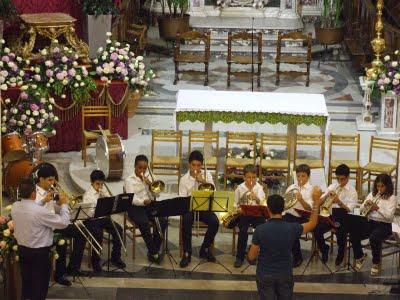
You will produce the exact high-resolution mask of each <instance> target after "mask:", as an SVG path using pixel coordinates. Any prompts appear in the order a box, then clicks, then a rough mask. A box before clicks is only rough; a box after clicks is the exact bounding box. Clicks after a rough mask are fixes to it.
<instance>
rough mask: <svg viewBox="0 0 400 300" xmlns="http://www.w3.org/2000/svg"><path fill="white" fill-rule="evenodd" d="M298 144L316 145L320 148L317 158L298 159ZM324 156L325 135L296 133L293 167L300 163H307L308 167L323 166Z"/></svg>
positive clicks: (317, 167)
mask: <svg viewBox="0 0 400 300" xmlns="http://www.w3.org/2000/svg"><path fill="white" fill-rule="evenodd" d="M299 146H305V147H318V148H319V149H320V151H319V152H320V155H319V158H314V159H313V158H311V159H298V158H297V155H298V153H297V152H298V148H299ZM324 157H325V135H324V134H298V135H297V140H296V145H295V150H294V168H296V167H297V166H298V165H301V164H307V165H308V166H309V167H310V169H320V168H324Z"/></svg>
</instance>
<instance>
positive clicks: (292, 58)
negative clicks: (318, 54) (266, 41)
mask: <svg viewBox="0 0 400 300" xmlns="http://www.w3.org/2000/svg"><path fill="white" fill-rule="evenodd" d="M296 40H297V41H298V40H301V41H302V43H303V45H304V43H306V46H307V52H306V54H299V55H291V54H282V42H287V41H291V42H296ZM311 46H312V36H311V33H309V34H308V35H305V34H302V33H301V32H290V33H287V34H282V33H281V32H279V34H278V43H277V48H276V58H275V63H276V82H275V84H276V85H277V86H279V81H280V75H281V74H286V75H290V76H299V75H306V76H307V80H306V86H309V84H310V64H311ZM302 49H304V47H303V48H302ZM281 63H283V64H296V65H304V64H305V65H306V67H307V69H306V71H281V70H280V64H281Z"/></svg>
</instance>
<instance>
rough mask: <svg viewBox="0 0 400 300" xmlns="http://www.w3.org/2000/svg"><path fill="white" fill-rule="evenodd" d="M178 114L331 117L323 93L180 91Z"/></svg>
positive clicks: (177, 96)
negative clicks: (269, 114)
mask: <svg viewBox="0 0 400 300" xmlns="http://www.w3.org/2000/svg"><path fill="white" fill-rule="evenodd" d="M176 98H177V104H176V113H179V112H189V111H203V112H206V111H210V112H217V111H218V112H242V113H243V112H244V113H246V112H249V113H251V112H259V113H280V114H290V115H303V116H323V117H328V110H327V108H326V103H325V98H324V95H322V94H297V93H263V92H239V91H204V90H179V91H178V92H177V94H176Z"/></svg>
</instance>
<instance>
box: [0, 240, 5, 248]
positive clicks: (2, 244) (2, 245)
mask: <svg viewBox="0 0 400 300" xmlns="http://www.w3.org/2000/svg"><path fill="white" fill-rule="evenodd" d="M6 246H7V243H6V241H1V242H0V248H1V249H5V248H6Z"/></svg>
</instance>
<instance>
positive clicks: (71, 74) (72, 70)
mask: <svg viewBox="0 0 400 300" xmlns="http://www.w3.org/2000/svg"><path fill="white" fill-rule="evenodd" d="M68 75H69V76H72V77H74V76H75V75H76V71H75V69H70V70H69V71H68Z"/></svg>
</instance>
